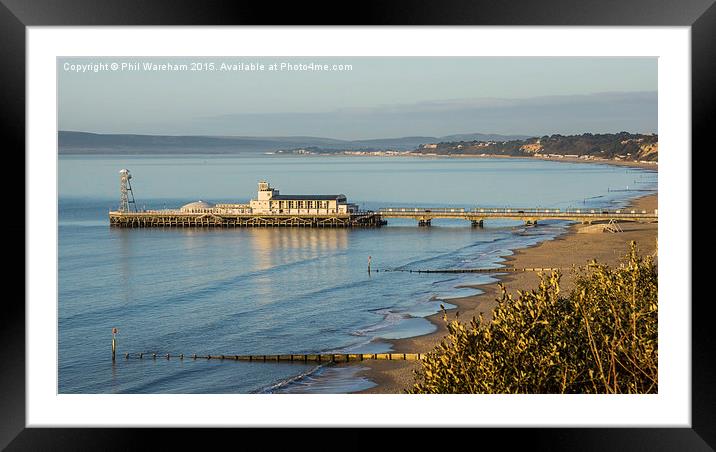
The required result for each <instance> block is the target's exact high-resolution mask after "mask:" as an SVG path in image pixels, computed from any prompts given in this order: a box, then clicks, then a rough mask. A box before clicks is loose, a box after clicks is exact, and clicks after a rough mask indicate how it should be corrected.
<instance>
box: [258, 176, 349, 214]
mask: <svg viewBox="0 0 716 452" xmlns="http://www.w3.org/2000/svg"><path fill="white" fill-rule="evenodd" d="M249 207H250V208H251V212H252V213H256V214H262V215H264V214H269V215H273V214H287V215H329V214H350V213H354V212H357V211H358V206H357V205H355V204H351V203H349V202H348V200H347V199H346V195H343V194H341V195H282V194H280V192H279V191H278V190H277V189H275V188H272V187H271V185H270V184H269V183H268V182H267V181H265V180H263V181H261V182H259V187H258V196H257V199H252V200H251V202H250V203H249Z"/></svg>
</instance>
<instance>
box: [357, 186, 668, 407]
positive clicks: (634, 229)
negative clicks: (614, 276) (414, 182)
mask: <svg viewBox="0 0 716 452" xmlns="http://www.w3.org/2000/svg"><path fill="white" fill-rule="evenodd" d="M627 208H634V209H643V210H647V211H649V210H652V211H653V210H654V209H657V208H658V194H649V195H645V196H641V197H638V198H635V199H633V200H632V201H631V202H630V203H629V206H628V207H627ZM619 226H620V227H621V228H622V230H623V232H620V233H608V232H601V231H599V232H595V229H594V228H593V227H590V226H588V225H582V224H574V225H571V226H570V227H569V228H568V229H567V231H566V232H565V233H564V234H562V235H560V236H558V237H556V238H555V239H553V240H547V241H544V242H540V243H538V244H537V245H534V246H531V247H528V248H523V249H519V250H516V251H515V252H514V254H513V255H511V256H507V257H505V260H504V262H503V264H504V266H505V267H517V268H523V267H562V268H570V267H573V266H581V265H584V264H586V263H587V262H588V261H590V260H592V259H596V260H597V261H598V262H601V263H606V264H609V265H617V264H618V263H619V260H620V258H621V257H623V256H624V255H625V254H626V253H627V252H628V246H629V242H630V241H632V240H634V241H636V242H637V245H638V247H639V251H640V253H641V254H654V253H655V252H656V250H657V232H658V223H652V224H646V223H645V224H641V223H620V224H619ZM580 231H581V232H580ZM596 238H599V240H595V239H596ZM496 279H497V281H496V282H493V283H490V284H485V285H475V286H470V285H468V286H463V287H471V288H475V289H479V290H480V291H481V293H479V294H476V295H470V296H466V297H461V298H453V299H449V300H446V301H448V302H449V303H451V304H453V305H456V308H454V309H451V310H449V311H447V319H448V321H450V320H453V319H455V318H456V315H457V314H458V313H459V319H461V320H462V321H463V322H466V321H469V320H470V319H471V318H472V317H473V316H478V315H480V314H482V315H483V316H484V317H485V318H486V319H489V318H490V315H491V312H492V309H493V308H494V307H495V306H496V304H497V301H496V299H497V298H498V297H499V296H500V288H499V286H498V283H502V284H504V286H505V289H506V290H507V292H508V293H511V294H516V292H517V291H518V290H526V289H532V288H534V287H536V286H537V284H538V281H539V276H538V274H537V273H536V272H525V273H507V274H499V275H496ZM572 281H573V275H572V272H571V271H570V270H563V271H562V279H561V283H562V287H564V288H565V289H566V290H569V289H570V288H571V285H572ZM426 318H427V319H428V320H429V321H430V322H432V323H433V324H434V325H436V326H437V329H436V331H434V332H432V333H430V334H426V335H423V336H415V337H410V338H405V339H395V340H389V341H388V342H389V343H390V344H391V345H392V348H393V350H394V351H395V352H398V353H416V352H420V353H424V352H428V351H430V350H432V349H433V348H434V347H435V346H436V345H437V344H438V343H439V342H440V340H441V339H442V338H443V337H444V336H445V334H446V333H447V328H446V325H445V322H444V321H443V313H441V312H440V313H436V314H433V315H431V316H429V317H426ZM361 365H362V366H364V367H366V368H367V370H365V371H364V372H363V374H362V376H364V377H366V378H368V379H369V380H371V381H373V382H375V383H376V386H374V387H372V388H369V389H367V390H363V391H359V392H358V393H370V394H399V393H402V392H403V390H404V389H405V388H408V387H409V386H410V385H411V383H412V381H413V371H414V370H415V369H417V368H418V367H419V365H420V363H419V362H417V361H363V362H362V363H361Z"/></svg>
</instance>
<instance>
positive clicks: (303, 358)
mask: <svg viewBox="0 0 716 452" xmlns="http://www.w3.org/2000/svg"><path fill="white" fill-rule="evenodd" d="M156 356H157V355H156V353H153V354H152V358H153V359H156ZM184 356H185V355H184V354H183V353H181V354H179V355H172V354H170V353H167V354H166V355H165V357H166V359H170V358H179V360H184ZM186 356H191V359H192V360H197V359H205V360H212V359H213V360H220V361H224V360H229V361H249V362H264V363H265V362H297V363H300V362H304V363H305V362H318V363H340V362H344V363H347V362H355V361H366V360H390V361H419V360H422V359H424V358H425V356H426V355H425V353H323V354H321V353H317V354H299V355H295V354H292V355H211V354H207V355H197V354H192V355H186ZM124 359H125V360H128V359H144V353H125V354H124Z"/></svg>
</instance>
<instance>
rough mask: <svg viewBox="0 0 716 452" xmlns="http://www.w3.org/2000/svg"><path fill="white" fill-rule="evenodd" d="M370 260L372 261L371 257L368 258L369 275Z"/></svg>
mask: <svg viewBox="0 0 716 452" xmlns="http://www.w3.org/2000/svg"><path fill="white" fill-rule="evenodd" d="M370 260H371V257H370V256H368V274H369V275H370Z"/></svg>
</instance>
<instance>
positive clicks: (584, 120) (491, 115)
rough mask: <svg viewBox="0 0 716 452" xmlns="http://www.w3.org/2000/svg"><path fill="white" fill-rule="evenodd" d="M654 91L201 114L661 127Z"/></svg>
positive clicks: (239, 122) (350, 123) (549, 127)
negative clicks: (298, 110) (323, 109)
mask: <svg viewBox="0 0 716 452" xmlns="http://www.w3.org/2000/svg"><path fill="white" fill-rule="evenodd" d="M657 99H658V96H657V93H656V92H655V91H636V92H603V93H593V94H580V95H559V96H539V97H530V98H517V99H513V98H465V99H445V100H433V101H425V102H416V103H409V104H395V105H376V106H373V107H362V108H349V107H346V108H340V109H336V110H332V111H324V112H277V113H236V114H225V115H219V116H209V117H202V118H196V119H195V120H194V121H193V127H194V128H199V129H202V132H201V133H221V134H227V135H316V136H329V137H334V138H349V139H355V138H375V137H385V136H393V137H395V136H406V135H435V136H439V135H448V134H452V133H465V132H472V131H483V132H488V133H502V134H528V135H542V134H550V133H565V134H566V133H582V132H614V131H617V132H618V131H622V130H627V131H634V132H652V131H653V132H656V131H657Z"/></svg>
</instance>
